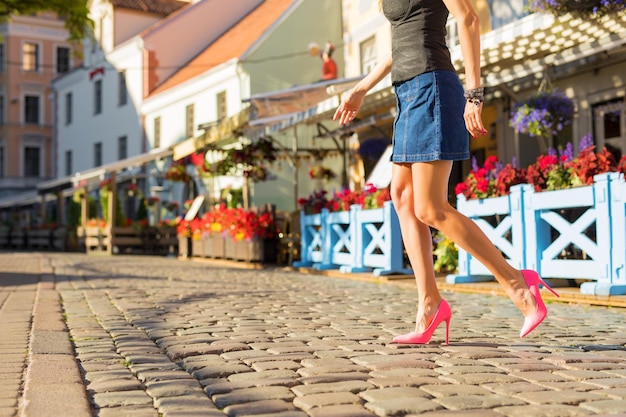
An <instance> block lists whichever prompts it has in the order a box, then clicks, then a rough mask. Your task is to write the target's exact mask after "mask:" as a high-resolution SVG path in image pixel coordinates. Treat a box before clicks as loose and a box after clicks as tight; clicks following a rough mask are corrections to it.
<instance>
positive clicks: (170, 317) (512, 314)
mask: <svg viewBox="0 0 626 417" xmlns="http://www.w3.org/2000/svg"><path fill="white" fill-rule="evenodd" d="M353 278H354V279H340V278H338V277H334V276H323V275H316V274H306V273H303V272H299V271H287V270H284V269H280V268H272V269H243V268H242V269H237V268H233V267H232V265H229V264H209V263H203V262H191V261H180V260H176V259H168V258H157V257H127V256H115V257H104V256H86V255H82V254H62V253H60V254H28V253H10V252H0V329H1V330H2V337H1V338H0V352H2V353H3V355H2V356H1V359H0V381H1V382H0V417H3V416H25V417H26V416H28V417H48V416H55V417H56V416H61V417H74V416H76V417H88V416H102V417H109V416H115V417H117V416H133V417H142V416H154V417H158V416H164V417H177V416H186V417H189V416H198V417H200V416H209V417H210V416H224V415H227V416H233V417H240V416H261V417H264V416H275V417H306V416H312V417H325V416H337V417H342V416H346V417H360V416H416V415H420V416H426V417H447V416H464V417H473V416H476V417H478V416H480V417H496V416H497V417H503V416H510V417H518V416H520V417H521V416H524V417H526V416H533V417H534V416H538V417H540V416H546V417H557V416H559V417H564V416H602V415H612V416H617V415H623V416H626V361H625V359H626V320H625V319H626V314H625V313H626V310H625V309H623V308H621V307H614V306H612V307H605V306H591V305H588V304H582V303H576V304H570V303H560V302H559V303H557V302H549V304H548V308H549V311H550V316H549V317H548V319H547V320H546V321H545V322H544V323H543V324H542V325H541V326H540V327H539V328H538V329H537V330H535V331H534V332H533V333H532V334H531V335H530V336H528V337H527V338H525V339H520V338H519V329H520V327H521V324H522V321H523V320H522V317H521V315H520V314H519V312H518V311H517V310H516V309H515V307H514V306H513V305H512V303H511V302H510V301H509V300H508V299H507V298H505V297H501V296H499V295H494V294H497V287H496V286H495V285H493V284H480V287H477V290H478V291H479V293H474V292H472V293H470V292H466V291H471V290H472V288H461V287H459V286H454V289H455V291H450V290H451V289H452V288H450V287H449V286H445V283H443V284H442V289H443V290H444V292H443V294H444V297H445V298H446V299H447V300H448V302H449V303H450V305H451V306H452V310H453V314H454V315H453V320H452V324H451V329H450V345H448V346H445V345H444V344H443V339H444V329H443V326H442V327H441V328H440V329H438V330H437V331H436V332H435V335H434V336H433V340H432V341H431V343H430V344H428V345H423V346H398V345H390V344H389V341H390V340H391V338H392V337H393V336H395V335H397V334H401V333H406V332H408V331H410V330H411V329H412V325H413V320H414V315H415V308H416V297H415V288H414V285H413V283H412V282H411V280H410V279H399V280H391V281H388V282H387V281H375V280H372V279H371V278H368V277H366V276H353ZM391 284H393V285H391ZM472 285H473V284H472ZM477 285H479V284H477ZM457 288H458V289H460V291H457V290H456V289H457ZM562 292H567V291H562ZM544 294H545V295H547V292H545V291H544ZM571 297H572V300H575V299H576V297H575V293H574V292H572V293H571ZM612 298H613V300H599V301H598V300H596V301H594V304H595V303H598V302H599V303H606V302H608V301H611V303H613V304H615V303H617V302H618V301H619V302H621V299H620V298H619V297H612ZM625 298H626V297H625ZM546 299H548V297H546ZM570 301H571V300H570ZM588 301H589V300H588Z"/></svg>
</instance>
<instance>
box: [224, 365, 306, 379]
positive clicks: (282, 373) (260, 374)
mask: <svg viewBox="0 0 626 417" xmlns="http://www.w3.org/2000/svg"><path fill="white" fill-rule="evenodd" d="M248 370H249V371H251V369H250V368H248ZM221 377H228V380H229V381H233V382H234V381H248V380H259V379H261V380H262V379H273V378H293V379H296V378H297V377H298V374H297V373H296V372H295V371H292V370H290V369H274V370H271V371H257V372H242V373H239V374H231V375H223V376H221Z"/></svg>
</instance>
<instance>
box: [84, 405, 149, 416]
mask: <svg viewBox="0 0 626 417" xmlns="http://www.w3.org/2000/svg"><path fill="white" fill-rule="evenodd" d="M94 417H159V412H158V411H157V410H155V409H154V408H152V407H107V408H100V409H98V410H95V414H94Z"/></svg>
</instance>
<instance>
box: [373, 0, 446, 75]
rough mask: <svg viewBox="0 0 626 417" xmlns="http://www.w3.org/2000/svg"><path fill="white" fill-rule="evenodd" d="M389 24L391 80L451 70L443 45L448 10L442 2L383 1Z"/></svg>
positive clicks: (419, 0)
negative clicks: (391, 60)
mask: <svg viewBox="0 0 626 417" xmlns="http://www.w3.org/2000/svg"><path fill="white" fill-rule="evenodd" d="M383 13H384V15H385V17H386V18H387V20H389V22H390V23H391V56H392V59H393V64H392V66H391V81H392V82H394V83H397V82H401V81H406V80H410V79H411V78H413V77H415V76H417V75H420V74H423V73H425V72H429V71H434V70H450V71H455V69H454V66H453V65H452V60H451V58H450V51H449V50H448V47H447V45H446V33H447V32H446V22H447V20H448V14H449V12H448V9H447V8H446V5H445V4H444V3H443V1H442V0H383Z"/></svg>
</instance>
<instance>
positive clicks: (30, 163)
mask: <svg viewBox="0 0 626 417" xmlns="http://www.w3.org/2000/svg"><path fill="white" fill-rule="evenodd" d="M40 160H41V159H40V155H39V148H38V147H34V146H26V147H25V148H24V176H25V177H38V176H39V172H40V170H39V164H40Z"/></svg>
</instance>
